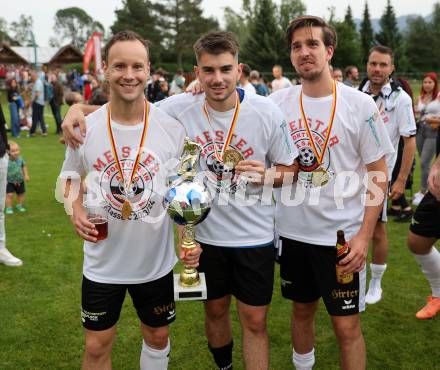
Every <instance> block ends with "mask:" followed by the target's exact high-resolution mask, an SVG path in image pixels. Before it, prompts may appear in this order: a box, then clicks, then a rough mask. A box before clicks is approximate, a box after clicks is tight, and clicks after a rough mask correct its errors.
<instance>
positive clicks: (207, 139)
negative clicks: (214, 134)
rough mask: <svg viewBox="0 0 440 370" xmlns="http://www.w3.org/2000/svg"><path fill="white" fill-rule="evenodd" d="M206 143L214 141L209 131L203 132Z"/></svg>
mask: <svg viewBox="0 0 440 370" xmlns="http://www.w3.org/2000/svg"><path fill="white" fill-rule="evenodd" d="M203 135H204V136H205V139H206V141H212V139H211V136H209V131H203Z"/></svg>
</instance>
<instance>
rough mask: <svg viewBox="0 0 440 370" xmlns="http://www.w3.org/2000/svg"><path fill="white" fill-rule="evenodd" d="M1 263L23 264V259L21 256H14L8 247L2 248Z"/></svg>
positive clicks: (0, 251) (10, 264) (9, 264)
mask: <svg viewBox="0 0 440 370" xmlns="http://www.w3.org/2000/svg"><path fill="white" fill-rule="evenodd" d="M0 263H3V264H5V265H6V266H21V265H22V264H23V261H22V260H21V259H20V258H17V257H14V256H13V255H12V254H11V252H9V251H8V250H7V249H6V248H2V249H0Z"/></svg>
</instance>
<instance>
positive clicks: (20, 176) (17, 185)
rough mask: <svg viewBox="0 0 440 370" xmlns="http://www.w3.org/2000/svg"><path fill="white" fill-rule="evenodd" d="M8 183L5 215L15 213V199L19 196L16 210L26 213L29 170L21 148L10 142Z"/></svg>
mask: <svg viewBox="0 0 440 370" xmlns="http://www.w3.org/2000/svg"><path fill="white" fill-rule="evenodd" d="M7 180H8V183H7V186H6V209H5V213H6V214H7V215H11V214H13V213H14V208H13V197H14V193H15V194H17V205H16V206H15V208H16V209H17V211H18V212H26V208H25V207H24V195H25V191H26V189H25V185H24V183H25V182H28V181H29V173H28V168H27V165H26V163H25V161H24V160H23V158H22V157H21V156H20V146H19V145H18V144H17V143H15V142H13V141H10V142H9V163H8V179H7Z"/></svg>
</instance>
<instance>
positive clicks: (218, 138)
mask: <svg viewBox="0 0 440 370" xmlns="http://www.w3.org/2000/svg"><path fill="white" fill-rule="evenodd" d="M224 137H225V136H224V134H223V131H222V130H217V131H216V132H215V141H223V140H224Z"/></svg>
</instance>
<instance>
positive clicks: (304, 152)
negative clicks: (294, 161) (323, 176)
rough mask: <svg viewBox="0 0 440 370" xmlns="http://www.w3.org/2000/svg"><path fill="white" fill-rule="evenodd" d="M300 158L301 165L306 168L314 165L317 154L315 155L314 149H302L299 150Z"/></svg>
mask: <svg viewBox="0 0 440 370" xmlns="http://www.w3.org/2000/svg"><path fill="white" fill-rule="evenodd" d="M299 158H300V162H301V164H303V165H304V166H306V167H310V166H312V164H313V163H314V162H315V161H316V158H315V154H313V150H312V148H309V147H306V148H301V149H300V150H299Z"/></svg>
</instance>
